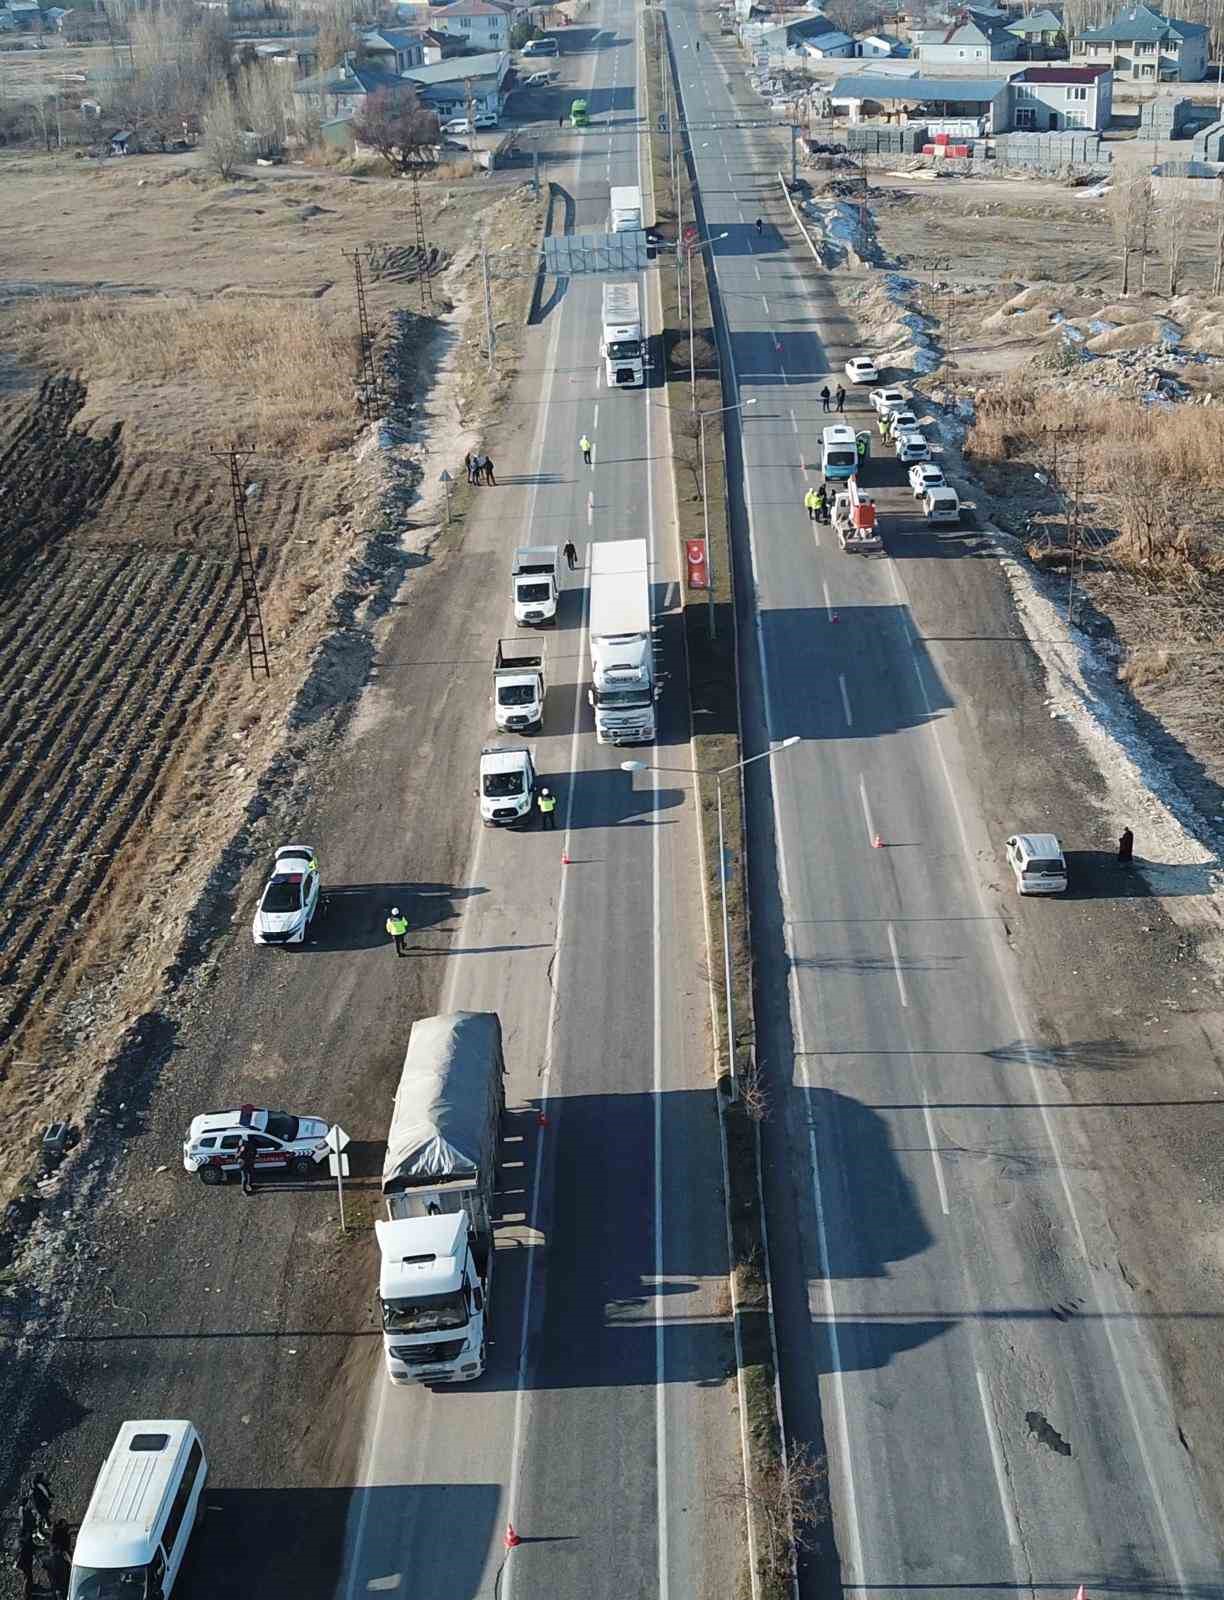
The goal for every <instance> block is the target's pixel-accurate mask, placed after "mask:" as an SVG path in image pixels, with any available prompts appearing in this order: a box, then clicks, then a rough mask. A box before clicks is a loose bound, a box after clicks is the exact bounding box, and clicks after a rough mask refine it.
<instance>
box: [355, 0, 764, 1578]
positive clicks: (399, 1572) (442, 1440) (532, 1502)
mask: <svg viewBox="0 0 1224 1600" xmlns="http://www.w3.org/2000/svg"><path fill="white" fill-rule="evenodd" d="M582 21H583V26H582V28H581V29H574V30H572V33H571V34H570V35H566V36H564V45H565V52H564V55H563V58H562V59H563V60H564V61H565V62H566V64H567V66H569V67H570V68H571V69H576V71H577V82H576V83H575V84H574V92H575V93H577V92H579V91H580V89H582V88H586V89H587V93H586V98H587V100H588V102H589V105H590V111H591V115H592V118H593V122H594V126H593V127H592V129H591V130H590V132H589V133H587V134H586V135H585V136H583V137H582V138H581V139H577V140H575V141H574V144H575V146H576V151H577V153H576V155H575V158H574V160H573V162H572V164H571V166H570V168H569V170H568V171H565V170H563V171H560V172H557V171H555V170H554V172H553V173H552V175H553V176H554V177H555V178H556V180H557V181H558V182H560V183H561V185H562V187H563V188H565V189H566V190H567V191H568V192H569V194H570V195H571V196H572V197H573V199H574V201H575V207H574V211H573V218H574V227H575V228H576V229H577V230H580V231H581V230H593V231H604V230H605V229H606V223H607V211H608V186H609V184H610V183H611V184H616V183H638V182H639V181H640V180H639V171H638V144H639V140H638V135H637V130H636V126H635V119H636V117H637V115H638V110H637V96H636V87H635V86H636V75H637V59H638V38H637V24H636V17H635V13H634V9H633V7H632V5H630V4H628V3H627V0H607V3H605V4H603V5H602V6H598V5H597V6H596V7H595V8H593V10H592V11H591V12H590V13H588V14H586V15H584V17H583V19H582ZM575 36H580V37H581V40H582V44H581V53H579V51H578V50H576V48H575V43H574V37H575ZM588 74H589V76H588ZM588 84H589V87H587V86H588ZM650 276H651V275H650V274H645V275H643V280H642V290H643V296H644V304H645V305H648V306H650V307H652V314H653V316H654V319H655V320H654V326H655V327H656V328H657V316H658V312H657V295H656V292H655V288H654V285H653V284H652V283H649V282H648V279H649V278H650ZM562 289H563V292H562V293H561V294H560V295H559V296H558V295H557V294H556V293H555V292H554V290H553V286H552V285H551V284H550V285H549V286H548V292H546V294H545V306H546V314H545V315H544V316H543V318H542V320H541V321H540V323H539V325H538V326H537V327H536V328H534V329H533V330H532V331H531V333H530V334H529V337H528V345H527V353H526V356H525V359H524V364H523V372H522V375H521V378H520V381H519V385H518V388H517V390H516V393H515V398H514V405H515V407H516V408H520V409H519V415H521V416H523V417H527V418H528V419H529V420H528V422H527V423H526V424H525V425H524V426H523V428H522V429H521V430H520V431H521V432H522V433H523V434H525V435H527V436H529V442H530V449H529V451H528V452H527V453H526V454H525V455H523V454H522V453H520V456H519V459H516V460H511V459H510V458H509V457H508V455H507V452H506V450H505V449H504V448H501V447H500V446H499V445H498V443H497V441H493V443H492V451H491V453H492V454H493V455H494V456H495V457H496V460H497V471H498V480H499V487H498V488H497V489H496V491H494V490H491V489H490V490H482V491H481V492H480V494H479V496H478V497H477V504H476V507H475V509H474V511H473V513H472V525H471V527H470V529H469V530H468V531H467V532H466V533H465V536H464V552H463V555H464V560H465V562H467V563H481V564H483V566H484V567H485V569H486V571H487V573H488V584H487V592H486V600H485V604H484V607H483V609H482V612H481V614H479V615H475V616H473V617H472V618H471V629H472V638H471V640H470V643H471V647H472V649H471V654H472V655H474V656H475V657H476V658H477V659H480V660H484V661H487V662H489V663H491V662H492V656H493V647H494V641H495V640H496V638H497V637H498V635H499V634H503V635H504V634H509V633H512V632H513V631H514V628H513V620H512V615H511V607H510V603H509V570H510V553H511V550H512V549H513V547H514V546H515V545H516V544H521V543H534V544H539V543H544V542H549V543H551V542H556V543H558V544H563V543H564V542H565V540H566V539H568V538H572V539H573V540H574V542H575V544H576V545H577V546H578V549H579V552H580V565H581V564H582V563H584V562H585V552H586V547H587V544H588V542H589V541H591V540H594V539H612V538H617V537H621V536H637V537H641V536H642V535H643V534H645V536H646V538H647V539H648V541H649V548H650V557H651V571H652V579H653V598H654V603H655V609H656V613H657V616H658V618H659V641H658V642H659V651H660V660H661V664H662V668H663V672H664V675H665V677H664V682H665V690H664V696H663V700H662V702H661V720H660V730H659V736H658V742H657V745H656V746H655V748H654V750H653V751H651V750H649V749H647V750H641V749H635V750H633V751H625V750H617V749H614V748H611V747H601V746H599V745H598V744H597V742H596V740H595V735H594V728H593V720H592V714H591V712H590V710H589V708H588V707H587V704H586V695H585V690H586V685H587V683H588V682H589V667H588V664H587V656H586V637H585V631H584V619H585V601H586V589H585V580H584V577H583V573H582V572H581V571H579V572H578V573H576V574H575V575H574V577H573V578H572V579H571V580H570V582H569V586H568V588H567V590H566V592H565V594H564V596H563V602H562V615H561V618H560V625H559V626H558V628H557V629H556V631H555V633H553V632H552V631H551V630H550V632H549V635H548V637H547V639H546V643H547V646H548V651H549V671H550V684H549V691H548V703H547V709H546V720H545V732H544V734H543V735H541V736H539V737H537V738H534V739H532V740H531V741H530V743H531V744H532V747H533V749H534V750H535V755H536V765H537V767H538V769H539V770H540V772H541V774H542V778H543V781H544V782H546V783H547V784H549V786H550V787H552V789H553V790H554V792H555V793H556V794H557V795H558V796H559V808H558V814H559V817H560V819H561V821H560V826H559V827H558V829H557V831H556V832H554V833H544V832H541V831H540V830H539V829H536V830H534V831H532V832H530V833H528V834H524V835H519V834H507V833H502V832H486V831H484V830H483V829H482V828H481V827H480V825H479V822H478V819H477V815H476V804H475V801H474V800H473V801H472V802H471V819H472V836H471V843H470V853H469V861H468V865H467V868H466V871H465V873H464V881H465V882H467V883H468V884H471V885H479V886H480V892H478V893H473V894H470V895H469V896H468V897H467V898H466V899H465V900H464V902H463V907H464V909H463V912H462V916H461V920H460V922H459V925H458V927H457V929H456V930H455V934H454V940H453V944H454V948H455V949H456V951H457V952H462V951H465V950H466V951H483V952H495V953H496V954H495V955H493V956H492V957H491V958H482V959H479V960H471V959H465V958H464V957H463V956H462V954H458V953H457V954H456V955H455V956H454V957H453V959H452V960H451V962H450V964H449V967H448V970H447V975H446V979H445V982H444V985H443V991H442V994H441V996H440V999H439V1006H440V1009H443V1010H450V1009H490V1010H495V1011H497V1012H498V1013H499V1014H500V1015H501V1018H502V1021H503V1026H504V1028H505V1034H506V1057H507V1063H508V1068H509V1081H508V1103H509V1105H510V1107H511V1108H512V1115H511V1118H510V1121H511V1125H512V1132H511V1136H510V1143H509V1145H508V1148H507V1159H506V1163H505V1166H504V1170H503V1174H502V1183H501V1205H502V1212H501V1226H500V1227H499V1230H498V1253H497V1258H496V1273H495V1287H494V1292H493V1304H494V1328H493V1336H494V1345H493V1350H492V1356H491V1366H490V1370H489V1372H488V1373H487V1374H486V1376H485V1378H484V1379H483V1380H481V1381H480V1382H478V1383H477V1384H475V1385H474V1386H472V1388H471V1389H470V1390H468V1389H465V1388H455V1389H444V1390H440V1391H438V1392H430V1391H428V1390H425V1389H392V1388H391V1386H390V1385H389V1384H388V1383H387V1382H386V1380H385V1378H384V1376H383V1373H382V1370H381V1364H380V1365H379V1366H378V1368H377V1369H375V1368H374V1367H373V1366H371V1369H370V1374H369V1388H368V1402H367V1405H368V1411H367V1423H366V1429H365V1445H364V1449H363V1463H364V1464H363V1468H362V1471H361V1474H360V1482H359V1485H358V1491H357V1493H356V1495H355V1496H354V1502H353V1506H352V1509H351V1512H350V1516H349V1522H348V1531H347V1535H346V1540H345V1545H346V1550H345V1562H344V1572H343V1576H342V1580H341V1583H340V1586H339V1589H338V1595H339V1596H340V1600H356V1597H357V1596H361V1595H364V1594H388V1593H390V1594H403V1595H411V1596H412V1600H462V1597H464V1596H468V1595H475V1594H482V1595H491V1594H493V1593H494V1592H496V1593H497V1594H499V1596H500V1597H501V1600H511V1597H514V1596H522V1597H527V1596H531V1595H533V1594H538V1593H541V1592H545V1591H546V1592H548V1593H549V1594H553V1595H557V1596H570V1597H573V1600H579V1597H582V1600H594V1597H598V1596H605V1595H606V1596H608V1597H609V1600H611V1597H612V1596H615V1597H617V1600H622V1597H623V1596H624V1595H625V1594H626V1593H629V1594H635V1595H638V1594H640V1595H647V1594H649V1595H652V1596H653V1595H657V1596H666V1595H667V1594H669V1593H674V1594H675V1595H677V1596H681V1595H686V1596H687V1595H695V1594H717V1593H727V1592H729V1580H728V1574H729V1573H733V1572H734V1571H735V1569H736V1564H737V1561H738V1548H737V1541H736V1538H735V1530H734V1527H733V1526H732V1527H728V1526H727V1519H726V1518H725V1517H724V1516H722V1515H721V1514H720V1513H719V1512H718V1511H717V1509H716V1507H715V1506H714V1505H713V1504H712V1503H711V1502H710V1500H709V1498H708V1493H707V1491H708V1489H709V1487H710V1485H711V1483H713V1482H716V1481H718V1480H720V1479H723V1480H729V1481H732V1482H734V1479H735V1474H736V1472H737V1470H738V1467H737V1461H738V1433H737V1429H736V1424H735V1417H734V1411H733V1406H732V1400H731V1395H732V1390H731V1389H730V1387H729V1384H728V1381H727V1380H728V1372H729V1368H730V1365H731V1347H730V1335H729V1329H728V1326H727V1324H726V1322H725V1320H724V1319H725V1309H726V1307H725V1281H726V1280H725V1274H726V1270H727V1263H726V1251H725V1225H724V1220H723V1213H722V1206H721V1165H720V1157H719V1144H718V1126H717V1120H716V1115H715V1105H714V1100H713V1096H712V1084H711V1079H710V1076H709V1064H708V1060H707V1057H706V1054H705V1050H704V1041H705V1039H706V1036H707V1032H708V1024H709V1016H710V1012H709V1003H710V1002H709V990H708V985H707V983H706V981H705V979H704V977H703V967H702V957H701V952H702V949H703V939H704V934H703V929H702V925H701V920H700V903H699V898H698V893H697V885H698V883H699V876H698V873H697V870H696V845H697V836H696V830H695V816H694V808H693V793H692V785H691V782H690V780H689V779H687V778H685V777H683V776H677V775H676V774H674V773H672V774H664V773H660V772H654V771H646V772H642V773H638V774H636V775H634V776H630V775H628V774H626V773H624V772H622V771H621V770H620V762H621V761H622V760H623V759H625V758H626V756H627V755H633V756H635V757H636V758H638V759H642V760H645V761H647V762H652V763H655V764H657V765H662V766H671V767H673V768H683V767H688V766H691V761H692V758H691V754H690V750H689V746H688V744H687V737H688V732H687V700H686V692H685V684H684V679H683V663H682V655H681V650H680V639H679V614H678V610H677V600H678V590H677V586H676V585H677V568H678V557H677V549H676V542H675V535H674V522H673V516H672V510H671V494H672V489H671V478H670V462H669V455H670V452H669V448H668V445H667V442H666V439H667V428H666V418H665V416H664V414H663V411H662V410H661V409H658V408H657V407H652V406H651V405H650V404H649V400H650V399H651V398H654V397H653V396H651V395H650V394H649V391H645V392H644V391H641V390H639V391H634V392H620V393H609V392H608V391H607V389H606V388H605V387H604V385H603V381H602V373H601V363H600V361H599V357H598V344H599V313H600V297H601V282H600V281H599V280H594V279H593V280H586V281H584V280H580V279H575V280H570V281H569V282H568V284H566V285H563V286H562ZM583 433H587V434H589V435H590V437H591V439H592V440H593V441H594V445H595V461H594V465H593V467H592V468H590V469H588V468H586V467H584V465H583V463H582V460H581V456H580V453H579V450H578V439H579V437H580V435H582V434H583ZM475 683H478V684H479V689H478V690H477V689H476V688H475ZM487 692H488V678H487V674H482V675H480V676H479V677H478V678H477V679H476V680H475V681H474V683H473V685H472V693H469V694H468V695H467V696H466V704H465V706H464V709H463V718H464V727H463V730H462V736H463V737H464V738H470V734H471V733H472V731H473V730H474V729H476V728H477V727H478V726H479V725H480V724H481V723H482V722H484V723H486V724H487V726H489V727H491V725H492V724H491V717H490V714H489V710H488V705H487V700H486V699H485V698H484V697H485V696H487ZM477 696H479V698H476V697H477ZM474 698H476V703H474V704H473V703H472V700H473V699H474ZM434 736H435V737H442V736H444V735H443V732H442V730H435V735H434ZM501 742H503V743H504V742H511V743H512V742H513V740H509V741H507V740H505V739H503V740H502V741H501ZM475 754H476V750H475V747H473V750H472V757H473V767H472V781H473V783H474V782H475V765H474V760H475ZM563 852H564V853H565V854H566V855H567V856H568V858H569V860H570V863H571V864H570V865H562V855H563ZM424 870H425V869H424V868H422V871H424ZM389 1096H390V1087H389V1088H388V1111H389V1109H390V1099H389ZM510 1523H512V1524H513V1525H514V1528H515V1530H516V1532H517V1533H518V1535H519V1536H520V1537H521V1539H522V1543H521V1544H520V1545H519V1546H518V1547H517V1548H515V1549H514V1550H513V1552H512V1553H511V1554H510V1555H509V1557H508V1559H507V1553H506V1550H505V1548H504V1546H503V1533H504V1530H505V1528H506V1526H507V1524H510Z"/></svg>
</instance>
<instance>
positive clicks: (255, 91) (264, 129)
mask: <svg viewBox="0 0 1224 1600" xmlns="http://www.w3.org/2000/svg"><path fill="white" fill-rule="evenodd" d="M285 89H286V85H285V82H284V79H283V77H282V75H281V74H280V73H279V71H277V69H276V68H275V67H273V66H271V65H270V64H265V63H264V62H257V63H256V64H255V65H253V66H247V67H244V68H243V69H242V72H241V73H240V74H239V78H238V109H239V112H240V113H241V116H242V120H243V123H244V124H245V126H246V127H247V128H249V129H250V130H251V131H252V132H253V133H254V135H255V152H256V154H257V155H261V156H264V157H265V158H267V159H269V160H277V159H279V157H281V156H282V155H284V153H285V140H286V137H287V135H288V132H289V107H288V105H287V103H286V101H287V96H286V93H285Z"/></svg>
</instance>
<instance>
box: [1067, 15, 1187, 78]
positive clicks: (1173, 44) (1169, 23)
mask: <svg viewBox="0 0 1224 1600" xmlns="http://www.w3.org/2000/svg"><path fill="white" fill-rule="evenodd" d="M1207 49H1208V29H1207V28H1206V26H1205V25H1204V24H1203V23H1201V22H1183V21H1182V20H1181V19H1180V18H1179V17H1166V16H1164V15H1163V14H1162V13H1161V12H1159V11H1153V10H1152V9H1151V8H1150V7H1149V6H1143V5H1139V6H1132V8H1131V9H1130V10H1129V11H1124V12H1123V13H1122V14H1121V16H1117V17H1115V18H1114V19H1113V21H1112V22H1107V23H1105V24H1104V26H1103V27H1100V28H1085V29H1084V31H1083V32H1082V33H1080V34H1077V35H1076V37H1075V38H1074V39H1073V40H1072V43H1071V59H1072V61H1073V62H1075V63H1076V64H1077V65H1082V66H1104V67H1109V68H1110V70H1111V71H1112V72H1113V75H1114V77H1115V78H1118V79H1121V80H1122V81H1124V82H1126V83H1201V82H1202V80H1203V79H1204V78H1205V77H1206V76H1207Z"/></svg>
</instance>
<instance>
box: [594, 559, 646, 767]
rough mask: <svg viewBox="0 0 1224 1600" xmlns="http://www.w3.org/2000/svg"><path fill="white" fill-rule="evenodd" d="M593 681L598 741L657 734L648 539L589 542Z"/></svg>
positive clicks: (629, 740)
mask: <svg viewBox="0 0 1224 1600" xmlns="http://www.w3.org/2000/svg"><path fill="white" fill-rule="evenodd" d="M588 633H589V636H590V641H591V679H592V687H591V689H590V690H589V691H588V693H587V699H588V701H589V703H590V704H591V705H592V706H593V707H594V709H595V735H596V737H597V738H598V740H599V742H600V744H640V743H646V742H649V741H650V740H652V739H653V738H654V736H655V701H656V699H657V698H658V695H659V692H660V691H659V690H658V688H657V687H656V684H655V672H654V640H653V637H652V634H651V626H650V571H649V566H648V563H647V555H646V541H645V539H612V540H606V541H603V542H601V543H598V544H593V545H592V546H591V604H590V615H589V625H588Z"/></svg>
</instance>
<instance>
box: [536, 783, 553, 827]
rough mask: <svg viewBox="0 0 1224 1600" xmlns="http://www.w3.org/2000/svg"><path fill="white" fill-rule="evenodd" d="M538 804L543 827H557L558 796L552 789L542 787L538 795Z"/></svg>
mask: <svg viewBox="0 0 1224 1600" xmlns="http://www.w3.org/2000/svg"><path fill="white" fill-rule="evenodd" d="M536 805H538V806H539V808H540V826H541V827H542V828H555V827H556V826H557V797H556V795H555V794H553V793H552V791H551V790H550V789H541V790H540V793H539V795H538V796H537V797H536Z"/></svg>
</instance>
